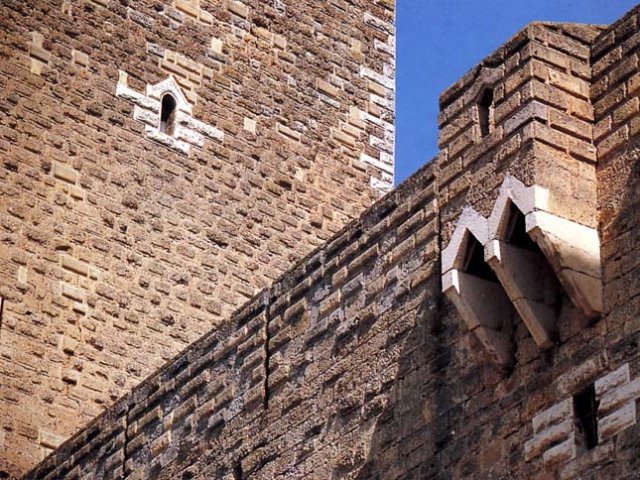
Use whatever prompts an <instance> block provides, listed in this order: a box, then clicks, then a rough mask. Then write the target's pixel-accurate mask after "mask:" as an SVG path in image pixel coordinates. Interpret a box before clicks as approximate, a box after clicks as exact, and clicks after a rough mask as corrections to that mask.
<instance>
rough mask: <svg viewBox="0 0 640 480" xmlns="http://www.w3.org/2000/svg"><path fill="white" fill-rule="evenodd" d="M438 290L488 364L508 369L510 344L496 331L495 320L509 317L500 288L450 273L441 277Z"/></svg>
mask: <svg viewBox="0 0 640 480" xmlns="http://www.w3.org/2000/svg"><path fill="white" fill-rule="evenodd" d="M442 289H443V291H444V292H445V294H446V295H447V297H449V299H450V300H451V301H452V303H453V304H454V305H455V307H456V309H457V310H458V313H460V316H461V317H462V319H463V320H464V322H465V324H466V325H467V328H468V329H469V330H470V331H471V332H473V333H474V334H475V335H476V337H477V338H478V340H479V341H480V343H482V345H483V347H484V348H485V349H486V351H487V353H488V354H489V356H490V357H491V359H492V361H493V362H494V363H495V364H496V365H499V366H500V367H501V368H504V369H509V368H511V366H513V359H514V353H513V344H512V342H511V340H510V339H509V337H508V336H507V335H505V334H504V333H503V332H501V331H499V330H498V329H499V328H500V322H499V320H500V319H503V318H508V317H509V315H510V313H509V310H510V305H509V299H508V298H507V296H506V295H505V294H504V291H503V290H502V288H501V287H500V285H496V284H495V283H493V282H489V281H487V280H483V279H481V278H478V277H475V276H473V275H469V274H467V273H465V272H462V271H460V270H457V269H452V270H450V271H449V272H447V273H446V274H445V275H443V277H442Z"/></svg>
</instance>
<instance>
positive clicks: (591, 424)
mask: <svg viewBox="0 0 640 480" xmlns="http://www.w3.org/2000/svg"><path fill="white" fill-rule="evenodd" d="M599 404H600V402H599V401H597V400H596V388H595V385H594V384H593V383H592V384H591V385H589V386H588V387H587V388H585V389H584V390H582V391H581V392H580V393H577V394H576V395H574V396H573V411H574V414H575V418H576V426H577V427H578V432H577V438H576V440H577V441H578V443H579V444H583V445H585V446H586V448H587V450H591V449H592V448H594V447H595V446H596V445H598V405H599Z"/></svg>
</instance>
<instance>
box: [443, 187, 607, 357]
mask: <svg viewBox="0 0 640 480" xmlns="http://www.w3.org/2000/svg"><path fill="white" fill-rule="evenodd" d="M550 210H551V209H550V202H549V191H548V190H547V189H545V188H543V187H540V186H538V185H533V186H530V187H527V186H526V185H524V184H523V183H522V182H520V181H519V180H518V179H516V178H514V177H511V176H507V177H506V178H505V179H504V181H503V183H502V186H501V188H500V193H499V196H498V199H497V200H496V202H495V204H494V208H493V210H492V213H491V215H490V216H489V218H485V217H483V216H482V215H480V214H479V213H478V212H476V211H475V210H474V209H473V208H471V207H466V208H465V209H464V210H463V212H462V214H461V216H460V218H459V220H458V223H457V225H456V228H455V230H454V232H453V235H452V237H451V240H450V242H449V244H448V246H447V247H446V248H445V249H444V250H443V251H442V272H443V273H442V281H443V287H442V288H443V291H444V292H445V293H446V294H447V296H448V297H449V298H450V299H451V301H452V302H453V303H454V305H455V306H456V308H457V309H458V311H459V313H460V315H461V316H462V318H463V320H464V321H465V323H466V325H467V327H468V328H469V329H470V330H472V331H473V332H474V333H475V334H476V335H477V336H478V338H479V340H480V341H481V343H482V344H483V345H484V347H485V348H486V349H487V351H488V352H489V354H490V355H491V356H492V358H493V359H494V361H495V363H497V364H498V365H499V366H501V367H507V368H508V367H510V366H511V365H512V364H513V355H512V346H510V344H509V342H508V340H507V338H506V335H505V333H504V325H503V324H502V322H503V321H504V320H505V319H506V318H508V315H509V313H508V310H509V307H510V305H513V307H515V310H516V311H517V312H518V314H519V315H520V317H521V318H522V320H523V322H524V323H525V325H526V326H527V328H528V330H529V332H530V333H531V335H532V337H533V339H534V340H535V342H536V344H537V345H538V346H539V347H540V348H542V349H545V348H549V347H550V346H552V345H553V343H554V337H555V333H556V330H557V328H556V323H557V319H556V313H555V309H554V302H555V299H556V297H557V287H555V286H554V285H557V281H559V282H560V283H561V284H562V286H563V287H564V289H565V291H566V292H567V294H568V295H569V297H570V298H571V300H572V301H573V303H574V304H575V305H576V306H577V307H578V308H579V309H580V310H581V311H582V312H583V313H584V315H585V316H586V317H587V318H589V319H593V318H597V317H598V315H599V314H600V312H601V311H602V282H601V276H600V270H601V267H600V241H599V238H598V232H597V230H596V229H595V228H591V227H587V226H585V225H581V224H579V223H576V222H574V221H572V220H568V219H566V218H562V217H560V216H558V215H555V214H554V213H553V212H552V211H550ZM514 212H516V213H518V214H521V215H522V216H523V217H524V229H525V231H526V233H527V234H528V235H529V236H530V238H531V239H532V240H533V241H534V242H535V244H536V245H537V247H538V248H539V251H538V250H537V249H536V250H533V249H526V248H522V247H521V246H519V245H513V244H511V243H509V238H508V237H509V235H510V233H509V232H508V229H509V228H510V226H511V227H512V226H513V225H512V220H513V215H514ZM471 237H473V238H475V240H477V242H478V243H479V244H480V245H482V247H483V248H484V260H485V262H486V263H488V265H489V266H490V267H491V269H492V271H493V272H494V273H495V276H496V277H497V280H498V282H497V283H496V282H492V281H489V280H487V279H484V278H480V277H477V276H474V275H472V274H469V273H467V272H465V266H464V263H465V256H466V255H467V252H468V245H469V241H470V238H471ZM540 252H541V253H540ZM556 279H557V280H556Z"/></svg>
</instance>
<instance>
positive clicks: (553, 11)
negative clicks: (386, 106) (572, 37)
mask: <svg viewBox="0 0 640 480" xmlns="http://www.w3.org/2000/svg"><path fill="white" fill-rule="evenodd" d="M635 4H636V1H632V0H527V1H525V0H397V1H396V8H397V18H396V23H397V29H398V31H397V42H398V43H397V55H398V63H397V96H396V184H397V183H400V182H401V181H402V180H404V179H405V178H406V177H407V176H409V175H411V174H412V173H413V172H415V171H416V170H417V169H418V168H420V167H421V166H422V165H424V164H425V163H426V162H428V161H429V160H431V158H433V156H434V155H435V154H436V153H437V146H436V142H437V133H438V123H437V115H438V95H439V94H440V92H442V91H443V90H444V89H446V88H447V87H448V86H450V85H451V84H452V83H454V82H455V81H456V80H457V79H458V78H460V77H461V76H462V75H464V73H465V72H466V71H467V70H469V69H470V68H471V67H473V66H474V65H475V64H477V63H478V62H479V61H480V60H482V59H483V58H484V57H486V56H487V55H489V54H490V53H491V52H492V51H493V50H495V49H496V48H497V47H499V46H500V45H501V44H502V43H504V42H505V41H506V40H508V39H509V38H510V37H511V36H512V35H513V34H514V33H516V32H517V31H518V30H520V29H521V28H522V27H524V26H525V25H526V24H527V23H529V22H531V21H534V20H541V21H553V22H578V23H596V24H609V23H611V22H612V21H614V20H616V19H617V18H618V17H620V16H622V15H623V14H624V13H625V12H626V11H627V10H630V9H631V8H633V6H634V5H635Z"/></svg>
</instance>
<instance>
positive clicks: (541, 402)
mask: <svg viewBox="0 0 640 480" xmlns="http://www.w3.org/2000/svg"><path fill="white" fill-rule="evenodd" d="M639 21H640V9H638V8H636V9H634V10H632V11H631V12H629V13H628V14H627V15H626V16H625V17H623V18H622V19H621V20H619V21H618V22H616V23H614V24H613V25H611V26H610V27H608V28H606V29H604V28H602V27H590V26H576V25H566V24H532V25H530V26H528V27H527V28H525V29H524V30H523V31H522V32H520V33H519V34H518V35H516V36H515V37H514V38H513V39H511V40H510V41H509V42H507V43H506V44H505V45H504V46H503V47H502V48H500V49H499V50H498V51H497V52H496V53H495V54H494V55H492V56H491V57H489V58H488V59H486V60H485V61H484V62H483V63H482V64H481V65H480V66H479V67H477V68H476V69H474V70H472V71H471V72H470V73H469V74H468V75H467V76H465V77H464V78H463V79H462V80H461V81H460V82H458V83H457V84H456V85H454V86H453V87H452V88H451V89H449V90H448V91H447V92H445V93H444V94H443V95H442V97H441V116H440V123H441V136H440V146H441V149H442V150H441V152H440V154H439V155H438V157H436V159H434V161H433V162H432V163H431V164H429V165H427V166H426V167H424V168H423V169H422V170H421V171H420V172H418V173H417V174H415V175H414V176H413V177H411V178H410V179H408V180H407V181H406V182H405V183H403V184H402V185H400V186H399V187H398V188H397V189H396V190H395V191H394V192H393V193H392V194H390V195H388V196H387V197H385V198H384V199H382V200H381V201H379V202H378V203H377V204H375V205H374V206H373V207H371V208H370V209H369V210H368V211H367V212H365V213H364V214H363V215H362V216H361V217H360V218H359V219H357V220H356V221H354V222H352V223H350V224H349V225H348V226H347V227H346V228H345V229H344V230H342V231H341V232H340V233H338V234H337V235H336V236H335V237H333V238H332V239H331V240H330V241H329V242H328V243H326V244H325V245H323V246H322V247H321V248H320V249H318V250H316V251H315V252H314V253H313V254H311V255H310V256H308V257H307V258H305V259H304V260H303V261H301V262H300V263H299V264H298V265H297V266H296V267H294V268H293V269H292V270H290V271H288V272H287V273H286V274H285V275H284V276H283V277H282V278H281V279H279V280H278V281H277V282H276V283H275V284H274V285H273V287H272V288H270V289H267V290H265V291H264V292H262V293H261V294H260V295H259V296H257V297H255V298H254V299H252V300H251V301H250V302H249V303H248V304H247V305H245V306H244V307H243V308H242V309H240V310H239V311H237V312H236V313H235V314H234V316H233V317H232V318H231V320H230V322H227V323H225V324H224V325H223V326H221V327H219V328H218V329H217V330H213V331H211V332H210V333H208V334H207V335H205V336H204V337H203V338H201V339H200V340H199V341H198V342H196V343H195V344H194V345H192V346H191V347H190V348H188V349H187V350H185V351H184V352H183V353H181V354H180V355H179V356H178V357H176V358H175V359H174V360H172V361H171V362H169V363H168V364H167V365H165V366H164V367H163V369H161V370H160V371H158V372H157V373H156V374H154V375H152V376H151V377H150V378H148V379H147V380H146V381H145V382H143V383H142V384H141V386H140V387H138V388H136V389H134V390H133V391H132V392H130V393H128V394H126V395H125V396H124V397H123V398H122V399H121V400H119V401H118V402H117V403H116V404H115V405H114V407H112V408H111V409H109V410H108V411H107V412H106V413H105V414H103V415H101V416H100V417H99V418H98V419H97V420H96V421H94V422H93V423H92V424H91V425H89V426H88V427H87V428H86V429H84V430H83V431H82V432H81V433H80V434H79V435H78V436H76V437H75V438H73V439H72V440H70V441H69V442H67V443H66V444H65V445H63V446H62V447H61V448H60V449H58V450H57V451H56V452H54V454H52V455H51V456H50V457H49V458H48V459H47V460H46V461H45V462H43V463H42V464H41V465H40V466H39V467H38V468H37V469H36V470H34V471H32V472H31V473H30V474H29V475H27V477H25V478H28V479H32V478H33V479H36V478H38V479H49V478H51V479H53V478H69V479H71V478H125V477H128V478H160V479H162V478H167V479H168V478H182V479H193V478H198V479H200V478H202V479H204V478H227V479H234V480H236V479H243V478H318V479H321V478H322V479H325V478H336V479H337V478H354V479H355V478H362V479H364V478H381V479H382V478H384V479H396V478H397V479H400V478H402V479H405V478H430V479H443V480H444V479H450V478H456V479H458V478H470V479H471V478H474V479H475V478H487V479H491V478H493V479H514V478H518V479H531V478H540V479H573V478H575V479H578V478H580V479H585V478H616V479H626V478H629V479H631V478H637V473H636V472H637V470H638V467H639V465H638V461H639V460H638V459H639V458H640V455H639V453H640V442H639V441H638V438H640V426H638V423H637V419H638V410H637V408H636V407H637V401H638V399H639V398H640V380H639V379H640V363H639V362H640V356H639V355H638V348H637V346H638V342H640V326H639V324H638V318H639V316H638V314H639V306H640V303H639V301H638V299H639V298H640V296H639V295H638V294H637V293H638V285H639V283H638V282H639V281H640V272H639V271H638V268H639V267H640V265H639V264H638V261H637V259H638V255H637V244H638V233H639V230H638V213H637V212H638V208H637V202H638V200H637V198H638V189H637V183H638V178H640V177H638V143H637V142H638V138H639V136H638V133H639V132H638V129H637V128H636V127H637V125H636V123H637V121H638V102H639V100H638V91H639V90H638V89H637V88H636V84H637V82H638V78H639V73H638V41H639V40H640V25H639V23H638V22H639ZM487 88H490V89H491V90H492V96H493V101H492V102H491V108H490V111H489V120H490V122H489V125H490V127H489V129H488V131H487V130H486V129H485V128H484V127H482V126H481V123H482V120H481V118H482V114H481V112H480V111H479V110H480V108H481V106H482V105H481V103H482V100H481V99H482V98H483V97H484V93H483V92H484V91H485V90H486V89H487ZM523 192H524V193H523ZM529 192H533V194H534V198H533V199H532V200H531V202H533V203H532V204H531V205H532V206H531V208H530V210H527V209H526V208H524V206H526V204H527V202H528V201H529V200H530V199H528V197H526V195H525V194H529ZM505 195H508V196H507V197H506V198H507V200H506V201H507V203H506V204H505V203H503V202H505ZM501 202H502V203H501ZM511 204H513V205H514V206H515V207H517V208H518V209H521V213H523V214H526V215H525V217H526V218H525V224H524V228H526V229H527V230H526V231H523V232H522V233H525V234H526V233H528V234H529V235H525V236H528V237H530V239H529V240H526V239H524V238H519V239H518V241H517V242H516V241H512V240H510V239H509V238H507V237H505V236H504V234H503V237H500V238H498V239H497V240H495V242H498V245H499V246H500V248H503V249H505V250H503V251H502V253H504V252H511V253H512V254H513V255H512V257H507V256H505V255H503V256H498V257H492V256H491V251H492V248H493V246H492V245H493V243H492V242H494V240H492V241H486V243H482V242H481V245H480V246H481V247H484V258H483V257H482V255H481V256H480V257H479V259H477V260H473V259H472V260H471V261H470V262H469V263H470V264H474V262H476V261H477V262H480V263H483V262H484V263H485V264H488V266H489V267H490V270H492V271H493V272H494V274H496V275H494V276H491V275H490V274H489V273H487V271H486V270H482V268H483V267H481V266H480V267H478V265H475V264H474V265H475V266H474V265H472V267H468V266H461V265H460V263H461V262H460V260H461V258H460V257H459V256H456V258H453V259H452V260H451V262H452V264H453V265H454V267H453V270H456V269H457V270H459V272H458V274H459V275H462V274H467V277H469V276H471V277H475V280H474V281H475V282H476V283H475V284H476V285H484V284H483V283H482V280H487V278H489V279H490V280H487V281H489V283H491V284H492V285H493V287H492V288H494V290H492V291H496V292H499V295H498V294H496V296H495V297H487V298H490V299H491V301H487V299H486V298H485V299H484V302H480V303H479V304H478V303H474V302H473V301H472V300H473V298H469V296H468V295H467V296H466V297H465V295H466V294H467V293H468V292H462V290H461V291H460V295H459V296H456V295H452V294H451V291H450V290H449V289H448V288H449V287H447V285H446V284H445V282H446V279H447V277H446V275H444V274H445V273H446V272H445V271H444V267H443V265H444V264H445V263H446V262H449V254H448V252H451V251H452V250H451V248H452V246H454V247H455V246H456V245H458V243H456V242H458V241H459V240H460V236H459V232H460V231H461V230H460V227H461V226H465V225H467V226H468V227H467V230H466V232H463V233H465V235H466V237H465V238H466V240H465V241H463V242H461V243H460V244H459V245H460V246H465V245H467V247H466V248H468V246H469V245H470V243H469V242H470V240H469V235H473V236H480V237H481V236H482V235H481V233H483V232H484V233H485V236H486V237H487V238H491V237H490V236H489V234H488V233H486V230H487V229H489V230H490V229H491V228H492V225H494V217H495V212H498V213H500V212H501V210H500V208H502V207H504V206H505V205H511ZM501 206H502V207H501ZM473 212H475V213H473ZM473 215H475V216H473ZM469 218H471V220H469ZM502 220H510V218H506V219H501V221H500V222H498V227H500V228H502V227H503V226H504V222H502ZM465 222H466V223H465ZM536 222H537V223H536ZM556 224H560V225H562V226H565V227H567V228H568V230H567V231H569V232H570V233H574V232H580V233H582V232H584V233H585V236H586V237H589V235H591V234H592V233H593V232H594V231H595V232H596V233H597V235H596V239H595V241H596V245H597V247H598V248H597V252H596V253H597V254H596V256H595V257H588V256H587V255H586V251H585V250H583V249H581V248H582V247H581V245H582V244H583V243H585V241H586V240H585V238H581V237H580V236H577V235H568V237H569V238H567V236H563V235H564V233H563V232H562V231H558V230H553V225H556ZM518 225H519V224H517V223H516V227H518ZM516 227H514V228H516ZM483 229H484V230H483ZM494 233H495V232H494ZM556 234H557V235H556ZM587 240H590V238H587ZM531 241H533V243H535V245H533V244H532V243H531ZM509 242H512V243H509ZM527 242H529V243H527ZM587 243H588V242H587ZM523 250H525V252H523ZM514 252H515V253H514ZM463 253H464V252H463ZM465 255H466V256H468V255H469V252H466V254H465ZM509 258H511V259H514V260H516V261H517V262H516V265H518V266H521V267H523V268H522V269H521V270H519V271H518V273H519V274H520V275H519V276H516V277H517V278H515V279H514V278H511V277H509V275H508V274H509V268H510V265H509V263H508V261H507V260H508V259H509ZM531 258H533V259H534V260H531V261H529V260H528V259H531ZM594 258H595V259H597V261H598V262H599V263H598V264H597V267H598V269H597V270H598V271H597V272H596V273H592V272H591V271H588V272H587V273H589V275H587V273H585V271H582V270H580V269H581V268H582V267H585V268H586V267H592V266H593V265H592V263H590V262H592V261H593V260H594ZM518 262H519V263H518ZM600 262H601V263H600ZM462 263H465V262H462ZM531 265H533V266H534V267H535V270H534V273H535V274H534V275H533V276H531V275H529V274H530V272H529V270H527V268H529V267H530V266H531ZM524 267H526V268H524ZM482 276H485V278H481V277H482ZM543 280H544V281H543ZM541 285H542V286H544V287H545V288H546V287H551V286H552V287H553V291H554V294H555V295H556V296H557V297H556V298H555V299H554V304H553V307H554V308H553V312H552V313H553V314H554V317H553V319H552V324H549V323H545V321H543V318H542V317H543V315H542V313H543V312H546V310H544V309H542V308H541V307H540V306H541V305H542V306H544V304H543V299H540V298H534V297H535V294H538V293H540V290H544V289H542V288H541ZM457 287H460V285H457ZM443 289H444V290H445V291H446V295H443V293H442V290H443ZM514 289H515V291H517V292H520V296H517V297H516V298H514V296H513V293H514ZM486 291H488V290H486ZM532 292H533V293H532ZM543 293H545V291H543ZM585 293H587V294H592V295H591V297H590V298H585ZM531 295H533V297H531ZM587 297H588V295H587ZM599 299H600V300H599ZM454 300H455V301H454ZM493 300H496V301H495V302H494V301H493ZM501 302H504V303H501ZM496 305H502V306H504V307H505V309H504V310H503V312H502V313H503V316H502V317H500V318H495V317H494V318H488V319H487V318H486V314H487V312H488V313H489V314H493V313H495V312H496V310H494V309H493V307H495V306H496ZM469 314H470V315H471V317H472V318H471V320H475V321H477V322H478V324H477V325H473V324H470V323H469V320H470V318H469ZM490 317H491V315H490ZM485 320H488V321H487V323H482V322H483V321H485ZM536 322H538V323H536ZM545 334H546V335H547V336H546V337H545ZM504 337H508V338H507V341H508V343H509V345H510V346H509V348H510V349H511V350H509V351H507V352H506V354H508V356H510V357H512V358H507V359H508V360H510V361H511V363H510V364H508V365H505V364H496V362H495V360H496V355H495V354H496V353H505V352H499V351H497V350H495V349H492V348H493V347H495V345H499V344H500V343H499V342H500V339H501V338H504ZM498 358H504V357H498ZM589 396H590V398H591V400H592V401H593V404H592V407H593V408H594V410H593V411H592V412H591V414H587V415H584V414H583V413H581V411H582V410H584V406H583V405H580V404H581V399H582V398H585V397H589ZM588 431H589V432H591V433H592V434H593V435H594V436H593V437H592V438H590V439H589V438H588V436H589V434H588Z"/></svg>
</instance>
